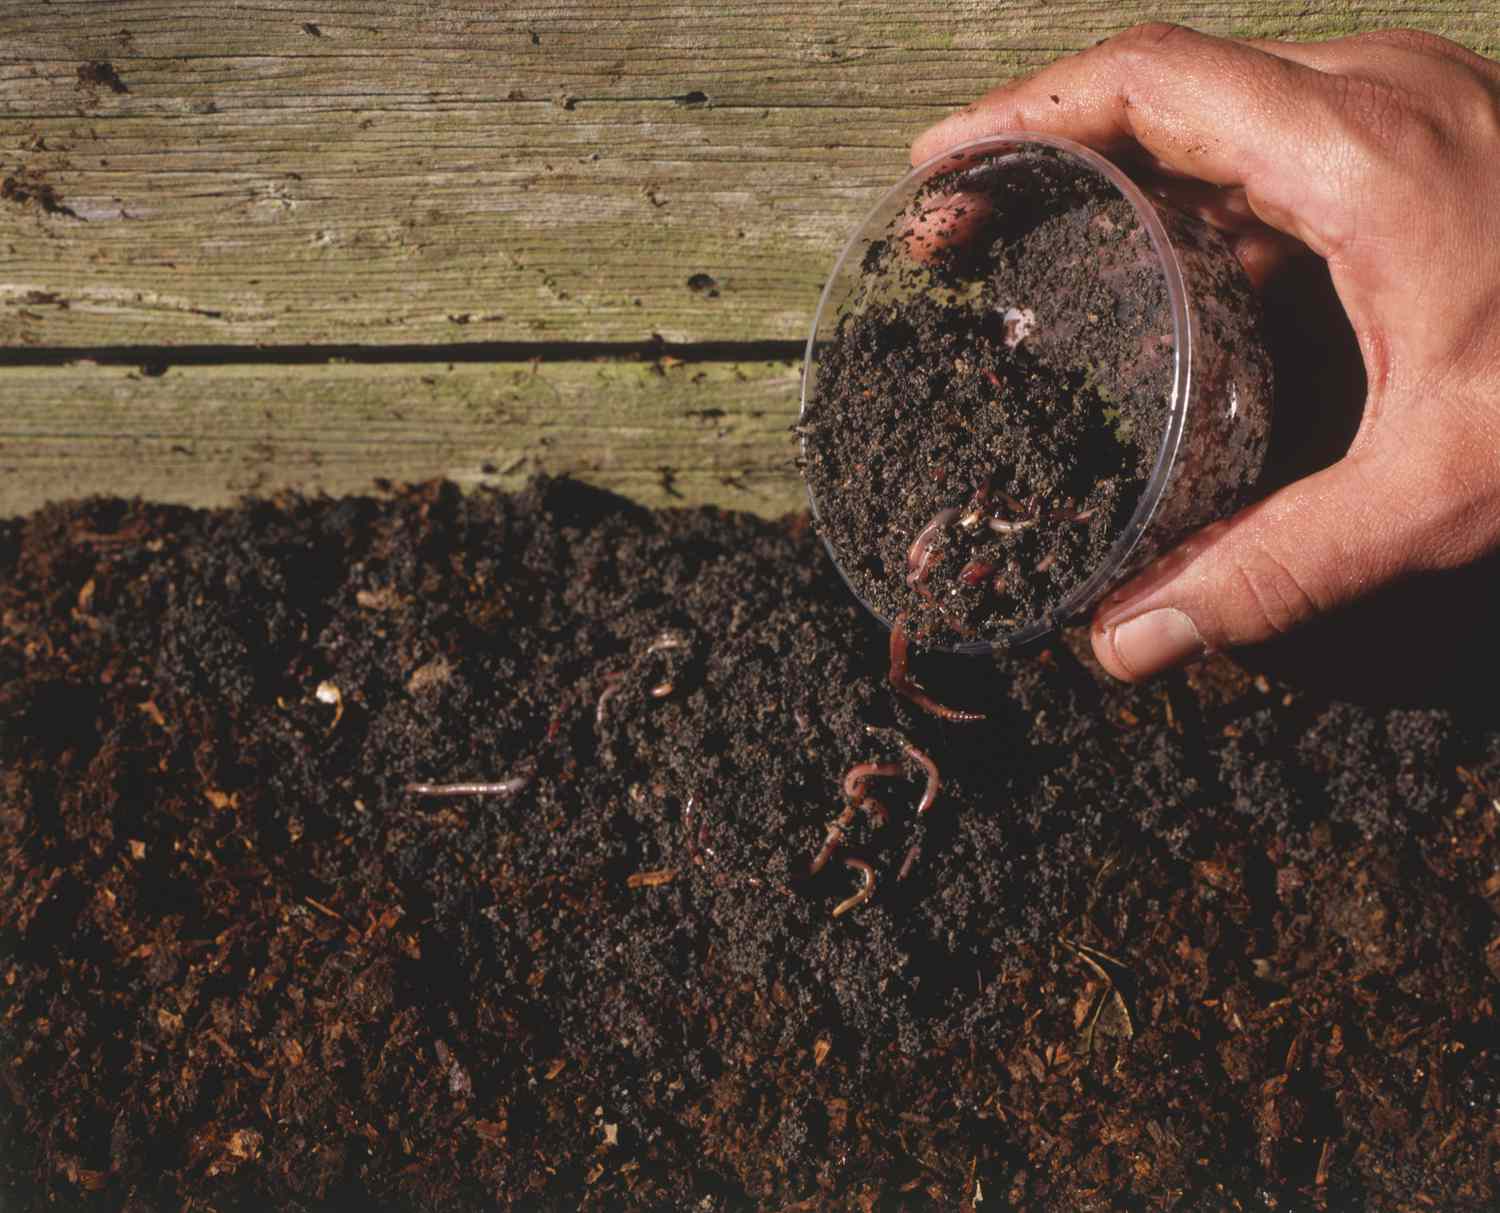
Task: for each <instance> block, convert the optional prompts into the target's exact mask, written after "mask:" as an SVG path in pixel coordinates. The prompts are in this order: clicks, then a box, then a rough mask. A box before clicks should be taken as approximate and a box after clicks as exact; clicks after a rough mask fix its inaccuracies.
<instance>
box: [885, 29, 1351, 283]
mask: <svg viewBox="0 0 1500 1213" xmlns="http://www.w3.org/2000/svg"><path fill="white" fill-rule="evenodd" d="M1341 96H1342V90H1341V89H1340V88H1339V86H1338V78H1337V77H1334V76H1331V75H1329V74H1327V73H1325V72H1322V71H1319V70H1317V69H1315V68H1312V67H1309V66H1306V65H1305V64H1302V63H1297V62H1294V61H1292V60H1291V59H1288V58H1285V57H1283V56H1280V55H1275V54H1271V53H1269V52H1267V51H1264V50H1260V49H1258V48H1256V47H1252V46H1247V45H1245V44H1243V43H1238V42H1231V41H1228V40H1226V39H1223V38H1214V37H1210V36H1209V35H1206V34H1199V33H1196V32H1195V31H1193V30H1189V29H1185V28H1183V27H1181V26H1175V25H1161V24H1154V25H1142V26H1136V27H1135V28H1133V29H1130V30H1127V31H1126V32H1125V33H1123V34H1120V35H1118V36H1116V37H1114V38H1110V39H1108V40H1107V41H1105V42H1101V43H1099V44H1098V45H1097V46H1094V47H1091V48H1090V49H1088V50H1086V51H1083V52H1081V53H1079V54H1076V55H1070V56H1068V57H1067V58H1065V59H1059V60H1058V61H1057V62H1056V63H1053V64H1051V65H1050V66H1049V67H1046V68H1043V69H1042V70H1041V71H1040V72H1037V73H1035V74H1034V75H1031V76H1028V77H1026V78H1024V79H1022V80H1019V81H1015V82H1013V83H1011V84H1007V85H1002V86H1001V87H1000V88H997V89H995V90H993V91H991V92H990V93H987V94H986V95H985V96H984V97H982V98H980V100H979V101H977V102H975V103H974V104H973V105H971V106H968V107H967V108H965V109H962V110H960V111H959V112H958V113H956V114H953V115H951V116H950V117H948V118H946V119H944V120H943V121H942V122H940V123H938V124H937V125H936V126H934V127H932V128H931V129H930V130H928V131H926V132H925V133H924V134H922V135H921V136H920V137H919V138H918V139H917V141H916V143H915V144H913V146H912V153H911V158H912V162H913V163H914V164H920V163H924V162H925V161H927V160H929V159H931V158H932V157H934V156H937V155H940V154H941V153H943V152H945V151H947V150H949V149H950V148H953V147H955V146H957V145H958V144H960V143H967V142H969V141H970V140H973V139H979V138H982V137H984V136H986V135H992V134H998V133H1000V132H1003V131H1037V132H1040V133H1045V134H1054V135H1062V136H1065V137H1066V138H1069V139H1074V140H1077V141H1078V142H1079V143H1083V144H1085V145H1087V146H1089V147H1092V148H1094V149H1095V150H1096V151H1099V152H1101V153H1103V154H1105V155H1109V154H1111V153H1116V154H1118V153H1120V152H1121V151H1124V150H1133V149H1134V148H1136V147H1139V148H1141V149H1143V150H1144V151H1145V152H1146V153H1147V154H1148V155H1150V156H1151V157H1152V158H1153V159H1154V160H1155V161H1157V163H1158V164H1159V165H1160V166H1161V167H1162V168H1164V169H1165V170H1166V171H1168V172H1172V173H1178V174H1181V175H1183V176H1187V177H1192V178H1196V179H1198V180H1201V181H1207V182H1210V183H1212V184H1215V185H1223V186H1242V187H1243V188H1244V190H1245V197H1246V199H1247V201H1248V203H1249V205H1250V208H1251V210H1252V211H1253V212H1254V213H1255V214H1256V215H1257V216H1258V217H1259V218H1260V219H1262V220H1263V221H1264V222H1265V223H1267V224H1268V225H1270V226H1271V227H1274V228H1277V229H1278V230H1280V231H1282V232H1285V233H1286V234H1288V235H1290V236H1293V237H1295V238H1297V239H1298V240H1301V241H1302V242H1303V243H1304V244H1306V245H1307V246H1308V247H1309V248H1311V249H1312V250H1313V251H1314V252H1316V253H1318V254H1320V255H1322V256H1325V257H1327V256H1329V255H1331V253H1332V252H1333V251H1334V250H1335V249H1336V248H1337V246H1338V244H1339V243H1340V241H1341V238H1342V236H1343V232H1342V231H1341V220H1342V216H1343V214H1344V213H1346V211H1347V204H1345V206H1343V207H1341V206H1340V195H1341V194H1342V193H1343V186H1342V185H1341V179H1342V177H1343V175H1344V172H1345V171H1346V170H1347V168H1348V167H1349V166H1348V152H1347V150H1342V151H1341V150H1340V149H1341V147H1342V148H1343V149H1347V141H1336V139H1335V135H1336V132H1339V131H1341V130H1342V128H1343V126H1344V124H1343V122H1342V120H1341V117H1340V114H1339V102H1340V97H1341Z"/></svg>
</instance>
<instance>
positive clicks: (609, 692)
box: [594, 670, 625, 725]
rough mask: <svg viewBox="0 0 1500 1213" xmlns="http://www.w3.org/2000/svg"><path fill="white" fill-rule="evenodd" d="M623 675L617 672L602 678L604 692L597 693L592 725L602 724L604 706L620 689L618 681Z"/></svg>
mask: <svg viewBox="0 0 1500 1213" xmlns="http://www.w3.org/2000/svg"><path fill="white" fill-rule="evenodd" d="M624 677H625V675H624V674H623V673H621V672H620V671H619V670H615V671H614V672H613V673H610V674H606V675H605V676H604V690H603V691H601V692H600V693H599V702H598V703H597V704H595V706H594V723H595V724H596V725H600V724H603V723H604V705H605V704H607V703H608V702H609V701H610V700H611V699H612V698H614V695H615V692H617V691H618V690H619V689H620V680H621V679H622V678H624Z"/></svg>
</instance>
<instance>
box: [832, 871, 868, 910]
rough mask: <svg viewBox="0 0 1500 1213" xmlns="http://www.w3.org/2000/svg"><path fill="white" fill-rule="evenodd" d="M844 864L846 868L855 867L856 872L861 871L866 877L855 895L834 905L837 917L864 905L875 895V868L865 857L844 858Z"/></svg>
mask: <svg viewBox="0 0 1500 1213" xmlns="http://www.w3.org/2000/svg"><path fill="white" fill-rule="evenodd" d="M844 866H845V867H846V868H853V869H854V870H855V871H856V872H859V873H861V874H862V875H863V876H864V878H865V882H864V884H862V885H860V886H859V890H858V891H857V892H856V893H854V894H853V896H850V897H846V898H844V900H843V901H841V902H839V903H838V905H836V906H834V907H833V916H834V917H835V918H838V917H839V916H840V915H842V914H847V913H848V912H849V911H850V910H852V909H854V907H855V906H857V905H863V904H864V903H865V902H867V901H869V900H870V898H871V897H873V896H874V895H875V869H874V868H872V867H871V866H870V865H869V864H867V863H866V862H865V861H864V860H863V859H846V860H844Z"/></svg>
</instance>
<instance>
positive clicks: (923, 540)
mask: <svg viewBox="0 0 1500 1213" xmlns="http://www.w3.org/2000/svg"><path fill="white" fill-rule="evenodd" d="M957 517H958V511H957V510H956V509H950V510H942V511H940V512H939V513H938V514H937V516H936V517H934V518H933V520H932V521H931V522H929V523H928V524H927V525H926V526H924V527H923V528H922V529H921V530H920V531H918V532H917V537H916V538H915V539H913V540H912V541H911V547H910V548H908V549H907V552H906V584H907V587H908V588H909V589H912V590H914V591H916V592H917V593H918V594H920V595H921V596H922V597H923V598H925V599H927V601H928V602H933V601H934V599H933V597H932V591H931V590H929V589H928V588H927V569H928V566H929V565H930V564H931V563H932V545H933V542H934V541H935V540H936V539H937V537H938V536H939V535H940V534H941V533H942V532H943V529H944V528H945V527H947V526H948V525H949V523H951V522H952V521H953V520H954V519H955V518H957Z"/></svg>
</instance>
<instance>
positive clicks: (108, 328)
mask: <svg viewBox="0 0 1500 1213" xmlns="http://www.w3.org/2000/svg"><path fill="white" fill-rule="evenodd" d="M1497 15H1500V8H1497V5H1496V3H1494V0H1489V2H1487V3H1485V4H1480V5H1473V4H1470V3H1462V2H1460V0H1430V2H1428V3H1422V4H1412V5H1404V4H1403V5H1396V4H1390V5H1385V6H1377V5H1371V4H1362V3H1350V2H1349V0H1315V2H1313V3H1303V2H1302V0H1239V2H1238V3H1225V2H1224V0H1171V2H1166V3H1159V4H1148V3H1145V2H1144V0H1127V2H1126V3H1122V4H1120V5H1116V6H1110V7H1109V8H1108V9H1106V8H1104V7H1103V6H1098V5H1096V4H1094V3H1093V2H1092V0H1062V2H1058V0H1018V2H1016V3H1009V4H998V3H995V4H987V3H961V4H955V3H952V2H951V0H899V2H897V0H854V2H852V3H845V4H838V5H829V4H827V3H823V2H821V0H818V2H815V0H796V2H793V0H741V2H739V3H734V4H727V3H723V2H722V0H630V2H629V3H624V2H622V0H575V2H572V3H564V2H559V0H553V2H552V3H519V4H505V5H495V6H477V5H476V6H471V7H465V6H462V5H458V4H453V3H445V4H425V3H424V4H416V3H392V2H390V0H377V2H370V3H359V4H355V3H352V2H348V0H345V2H343V3H335V4H317V5H308V4H304V3H301V2H300V0H298V2H296V3H293V2H291V0H260V2H258V3H256V4H255V5H254V6H249V5H234V6H227V5H214V6H203V5H190V4H183V3H167V2H165V0H123V2H87V3H82V2H72V3H63V2H58V3H52V4H44V5H21V4H9V5H6V6H5V7H4V9H3V10H0V177H3V178H9V179H10V180H11V181H12V183H13V184H12V187H11V188H10V189H9V190H8V191H7V193H8V195H9V196H8V198H4V199H0V345H7V346H15V347H22V346H62V347H78V348H87V347H97V346H109V345H136V344H144V345H157V344H159V345H182V344H251V345H253V344H279V345H301V344H308V343H312V344H319V343H335V344H344V343H362V344H378V343H413V342H415V343H432V342H453V341H470V340H480V341H502V340H503V341H551V340H570V341H639V340H643V339H645V338H647V337H649V336H650V335H651V334H652V333H659V334H661V335H662V336H663V337H665V338H666V339H668V340H670V341H700V340H739V339H743V338H746V337H749V338H753V339H771V338H778V339H787V338H794V337H799V336H801V335H802V334H803V332H804V331H805V328H806V325H807V323H808V319H809V316H810V313H811V311H812V308H813V305H814V303H815V301H816V297H817V292H818V289H819V286H820V284H821V280H822V278H823V277H824V275H825V274H826V272H827V270H828V269H829V268H830V266H831V262H832V259H833V256H834V254H835V252H836V251H837V249H838V247H839V245H840V243H841V242H842V240H843V239H844V237H845V236H846V235H847V234H848V232H849V231H850V229H851V228H852V226H853V224H854V223H855V221H856V219H857V217H858V216H859V215H860V214H862V213H863V212H864V210H865V209H866V208H867V207H868V206H869V205H870V203H871V202H872V201H873V199H874V198H875V197H876V196H877V195H878V193H879V192H880V191H881V190H882V189H883V188H884V187H885V186H886V185H888V184H889V183H890V182H891V181H892V180H894V179H895V178H896V176H897V175H898V174H899V172H900V171H901V170H902V168H903V166H904V161H905V147H906V144H907V142H908V140H909V139H910V137H911V136H912V135H913V134H914V133H915V132H917V131H918V130H920V129H921V128H922V127H923V126H924V125H926V124H927V123H928V122H930V121H931V120H932V119H934V118H935V117H937V116H938V115H939V114H940V113H941V112H943V111H944V110H946V109H947V108H948V107H950V106H953V105H956V104H959V103H962V102H963V101H966V100H968V99H970V98H971V97H972V96H974V95H975V94H977V93H978V92H980V91H981V90H982V89H984V88H985V87H987V86H989V85H990V84H991V83H993V82H995V81H996V80H997V79H1000V78H1002V77H1004V76H1006V75H1009V74H1012V73H1014V72H1017V71H1019V70H1023V69H1026V68H1030V67H1034V66H1037V65H1039V64H1041V63H1043V62H1046V61H1047V60H1049V59H1051V58H1052V57H1054V56H1055V55H1057V54H1059V53H1061V52H1064V51H1067V50H1072V49H1076V48H1078V47H1081V46H1084V45H1087V44H1088V43H1091V42H1093V41H1095V40H1097V39H1098V38H1101V37H1103V36H1105V35H1107V34H1109V33H1111V32H1113V31H1114V30H1117V29H1119V28H1122V27H1123V26H1125V25H1128V24H1131V23H1133V22H1136V21H1138V20H1142V19H1146V18H1167V19H1173V20H1179V21H1183V22H1185V23H1188V24H1191V25H1194V26H1197V27H1199V28H1202V29H1206V30H1210V31H1214V32H1220V33H1236V34H1260V35H1276V36H1294V37H1302V38H1306V37H1322V36H1328V35H1332V34H1340V33H1348V32H1351V31H1353V30H1357V29H1363V28H1373V27H1378V26H1387V25H1393V24H1405V23H1411V24H1418V25H1421V26H1424V27H1425V28H1428V29H1432V30H1434V31H1437V32H1441V33H1445V34H1448V35H1450V36H1452V37H1455V38H1456V39H1457V40H1459V41H1461V42H1464V43H1465V44H1467V45H1469V46H1471V47H1474V48H1475V49H1478V50H1480V51H1482V52H1489V53H1494V51H1495V47H1496V39H1497V33H1496V31H1497V29H1500V23H1497V20H1496V18H1497ZM91 62H108V63H110V64H112V65H113V69H114V71H115V72H116V74H117V77H118V89H119V90H124V91H117V89H116V86H115V82H114V78H113V77H109V76H108V75H107V74H101V73H99V72H97V71H96V72H95V76H96V77H98V78H96V79H95V80H93V81H92V82H89V81H84V80H80V78H79V69H80V66H81V65H84V64H86V63H91ZM700 274H702V275H707V276H708V277H710V278H712V279H713V285H712V286H711V287H706V288H705V289H699V290H694V289H693V288H691V287H690V286H689V285H688V283H689V279H692V278H694V276H695V275H700ZM700 281H701V280H700Z"/></svg>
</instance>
